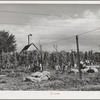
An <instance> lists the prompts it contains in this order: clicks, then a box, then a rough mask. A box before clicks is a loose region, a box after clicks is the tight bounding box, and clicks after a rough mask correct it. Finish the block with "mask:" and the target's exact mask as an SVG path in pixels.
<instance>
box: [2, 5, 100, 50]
mask: <svg viewBox="0 0 100 100" xmlns="http://www.w3.org/2000/svg"><path fill="white" fill-rule="evenodd" d="M1 11H15V12H25V13H34V14H35V15H34V14H21V13H10V12H1ZM37 14H47V15H37ZM3 23H15V25H13V24H3ZM0 24H1V25H0V30H6V31H9V32H10V33H12V34H14V35H15V37H16V41H17V49H18V51H21V49H22V48H23V47H24V46H25V45H26V44H27V35H28V34H32V37H30V42H34V43H35V44H36V45H37V46H38V45H39V40H40V42H41V44H45V43H49V42H52V41H58V40H61V39H65V38H68V37H71V36H74V35H76V34H81V33H83V32H86V31H90V30H93V29H96V28H98V27H100V5H99V4H98V5H93V4H92V5H89V4H86V5H85V4H84V5H83V4H79V5H76V4H72V5H71V4H65V5H61V4H60V5H57V4H56V5H50V4H49V5H46V4H45V5H43V4H40V5H39V4H38V5H36V4H30V5H28V4H27V5H24V4H23V5H21V4H20V5H17V4H16V5H14V4H13V5H10V4H9V5H8V4H6V5H3V4H2V5H0ZM16 24H22V25H16ZM99 41H100V30H96V31H93V32H91V33H88V34H85V35H81V36H79V44H80V49H81V50H83V51H84V50H90V49H93V50H95V51H98V50H99V44H100V42H99ZM75 42H76V41H75V37H73V38H70V39H66V40H64V41H59V42H55V43H50V44H47V45H43V50H47V51H54V48H53V44H55V45H58V51H60V50H66V51H69V50H71V49H73V50H74V49H76V44H75Z"/></svg>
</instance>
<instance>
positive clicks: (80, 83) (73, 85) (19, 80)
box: [0, 70, 100, 91]
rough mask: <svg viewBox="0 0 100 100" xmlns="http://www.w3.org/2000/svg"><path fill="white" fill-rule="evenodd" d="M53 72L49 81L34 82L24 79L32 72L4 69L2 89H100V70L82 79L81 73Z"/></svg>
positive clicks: (0, 88)
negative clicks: (80, 77)
mask: <svg viewBox="0 0 100 100" xmlns="http://www.w3.org/2000/svg"><path fill="white" fill-rule="evenodd" d="M50 72H51V78H50V80H48V81H42V82H40V83H34V82H31V81H23V77H25V76H27V75H30V74H31V73H30V72H27V73H26V72H24V71H23V70H22V71H21V70H20V71H19V70H15V71H14V73H12V72H11V70H3V71H2V75H1V76H0V90H18V91H20V90H21V91H22V90H23V91H41V90H42V91H48V90H53V91H97V90H100V70H99V73H98V74H82V80H80V79H79V75H78V74H77V75H75V74H61V73H59V74H58V76H57V75H56V74H55V71H53V70H52V71H50Z"/></svg>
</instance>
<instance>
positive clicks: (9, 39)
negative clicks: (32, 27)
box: [0, 30, 16, 53]
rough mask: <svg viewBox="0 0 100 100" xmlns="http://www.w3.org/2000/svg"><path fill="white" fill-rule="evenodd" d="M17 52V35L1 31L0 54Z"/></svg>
mask: <svg viewBox="0 0 100 100" xmlns="http://www.w3.org/2000/svg"><path fill="white" fill-rule="evenodd" d="M15 50H16V40H15V35H12V34H9V32H7V31H5V30H3V31H0V53H1V52H2V51H3V52H14V51H15Z"/></svg>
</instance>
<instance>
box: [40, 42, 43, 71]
mask: <svg viewBox="0 0 100 100" xmlns="http://www.w3.org/2000/svg"><path fill="white" fill-rule="evenodd" d="M39 45H40V56H41V58H40V59H41V60H40V61H41V62H40V63H41V65H42V70H41V71H43V57H42V45H41V44H40V41H39Z"/></svg>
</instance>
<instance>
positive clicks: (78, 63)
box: [76, 35, 82, 79]
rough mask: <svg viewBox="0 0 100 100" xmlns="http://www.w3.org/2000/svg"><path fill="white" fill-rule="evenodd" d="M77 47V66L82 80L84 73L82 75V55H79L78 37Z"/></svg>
mask: <svg viewBox="0 0 100 100" xmlns="http://www.w3.org/2000/svg"><path fill="white" fill-rule="evenodd" d="M76 46H77V59H78V62H77V65H78V69H79V78H80V79H82V73H81V68H80V54H79V42H78V35H76Z"/></svg>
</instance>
